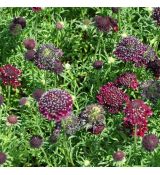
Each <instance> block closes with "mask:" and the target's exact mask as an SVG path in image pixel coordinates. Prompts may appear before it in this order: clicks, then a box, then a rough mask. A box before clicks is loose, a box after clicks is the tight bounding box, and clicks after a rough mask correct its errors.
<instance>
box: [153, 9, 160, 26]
mask: <svg viewBox="0 0 160 175" xmlns="http://www.w3.org/2000/svg"><path fill="white" fill-rule="evenodd" d="M152 17H153V19H154V20H155V21H156V22H157V25H160V7H155V8H153V12H152Z"/></svg>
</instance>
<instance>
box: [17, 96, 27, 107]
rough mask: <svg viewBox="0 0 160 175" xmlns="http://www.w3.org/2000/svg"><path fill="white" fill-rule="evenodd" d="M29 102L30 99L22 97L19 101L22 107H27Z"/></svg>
mask: <svg viewBox="0 0 160 175" xmlns="http://www.w3.org/2000/svg"><path fill="white" fill-rule="evenodd" d="M27 102H28V98H27V97H22V98H21V99H20V100H19V104H20V105H21V106H24V105H26V103H27Z"/></svg>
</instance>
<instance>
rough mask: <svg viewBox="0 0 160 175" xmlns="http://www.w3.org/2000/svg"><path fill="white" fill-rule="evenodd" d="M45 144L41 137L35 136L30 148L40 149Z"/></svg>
mask: <svg viewBox="0 0 160 175" xmlns="http://www.w3.org/2000/svg"><path fill="white" fill-rule="evenodd" d="M42 143H43V138H42V137H41V136H39V135H34V136H32V137H31V139H30V146H31V147H32V148H40V147H41V145H42Z"/></svg>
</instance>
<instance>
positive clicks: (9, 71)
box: [0, 64, 21, 88]
mask: <svg viewBox="0 0 160 175" xmlns="http://www.w3.org/2000/svg"><path fill="white" fill-rule="evenodd" d="M20 75H21V70H20V69H17V68H16V67H14V66H12V65H11V64H7V65H4V66H2V67H0V78H1V79H2V82H3V84H4V85H11V86H13V87H14V88H17V87H19V86H21V83H20V82H19V80H18V78H19V77H20Z"/></svg>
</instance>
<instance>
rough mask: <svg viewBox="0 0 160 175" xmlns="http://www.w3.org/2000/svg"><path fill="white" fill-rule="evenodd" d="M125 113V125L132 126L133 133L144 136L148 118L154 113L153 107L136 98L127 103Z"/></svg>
mask: <svg viewBox="0 0 160 175" xmlns="http://www.w3.org/2000/svg"><path fill="white" fill-rule="evenodd" d="M124 113H125V118H124V125H126V127H128V128H129V127H130V129H131V131H132V134H133V135H135V134H136V135H137V136H143V135H144V133H145V132H146V131H147V119H148V117H150V116H151V115H152V114H153V112H152V109H151V107H149V106H148V105H147V104H145V103H144V101H143V100H140V99H136V100H132V101H130V102H128V103H127V105H126V108H125V109H124ZM135 127H136V131H135ZM135 132H136V133H135Z"/></svg>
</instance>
